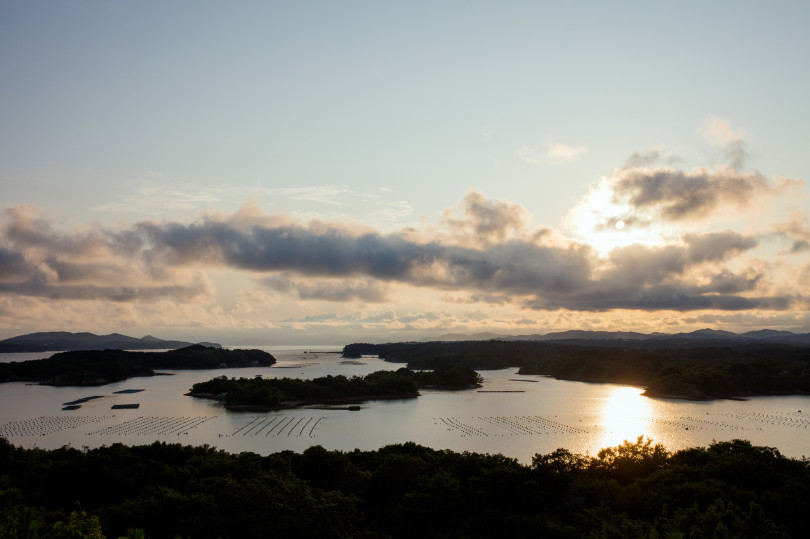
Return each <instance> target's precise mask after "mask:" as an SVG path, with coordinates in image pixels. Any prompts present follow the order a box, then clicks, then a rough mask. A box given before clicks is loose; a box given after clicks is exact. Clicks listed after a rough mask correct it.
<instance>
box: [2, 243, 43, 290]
mask: <svg viewBox="0 0 810 539" xmlns="http://www.w3.org/2000/svg"><path fill="white" fill-rule="evenodd" d="M34 271H35V269H34V268H32V267H31V265H30V264H28V262H26V260H25V258H24V257H23V256H22V255H21V254H20V253H18V252H16V251H12V250H9V249H4V248H3V247H0V282H4V281H17V280H20V279H25V278H28V277H29V276H30V275H31V274H32V273H33V272H34Z"/></svg>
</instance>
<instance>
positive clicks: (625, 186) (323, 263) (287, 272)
mask: <svg viewBox="0 0 810 539" xmlns="http://www.w3.org/2000/svg"><path fill="white" fill-rule="evenodd" d="M601 185H602V186H603V187H607V188H608V189H607V190H606V191H604V193H603V194H607V195H608V196H607V199H608V200H612V201H614V202H615V201H617V200H618V201H619V202H620V203H621V204H624V205H625V206H626V208H624V210H623V211H625V212H628V215H629V217H628V220H627V223H628V224H631V223H632V224H633V226H638V227H640V226H642V225H641V224H640V223H642V221H641V217H638V219H639V220H638V221H632V219H633V216H634V215H637V216H643V215H646V216H647V217H650V218H651V216H653V215H655V214H658V215H660V216H662V217H663V218H664V219H669V220H670V221H672V222H674V223H675V224H678V223H680V222H681V221H683V220H686V219H687V217H690V218H696V217H701V216H705V215H709V214H711V213H712V212H713V211H716V210H717V208H719V207H721V206H724V205H732V206H734V207H735V208H738V209H746V208H747V207H749V206H750V205H751V204H752V202H753V199H754V197H755V195H760V194H767V193H771V192H774V191H777V190H778V189H779V187H778V186H772V185H771V184H770V183H769V182H768V181H766V180H765V179H764V178H763V177H762V176H760V175H758V174H742V173H739V172H736V171H732V170H730V169H728V168H726V169H723V170H716V171H707V170H704V169H700V170H696V171H693V172H692V173H683V172H679V171H676V170H673V169H670V168H664V169H655V170H651V169H646V168H633V167H630V168H626V169H619V170H618V171H616V172H615V173H614V175H613V176H611V177H610V178H608V179H606V180H604V182H603V183H602V184H601ZM613 218H614V219H615V218H616V217H615V216H614V217H613ZM796 223H798V224H796V225H795V226H794V227H793V228H790V227H788V226H787V225H786V227H785V230H786V231H787V232H785V233H786V234H787V233H788V232H789V233H790V234H792V235H793V236H794V237H796V238H797V239H798V238H799V235H798V234H799V232H801V231H802V230H804V229H803V228H802V226H803V225H802V221H801V220H800V219H799V218H798V217H796ZM626 228H627V227H626ZM673 230H677V229H675V228H673ZM797 230H798V231H799V232H797ZM0 231H1V234H0V262H2V266H0V292H2V293H3V294H4V295H11V296H16V297H32V298H34V297H35V298H47V299H51V300H65V301H109V302H115V303H121V304H125V303H142V304H145V303H150V304H157V303H159V302H163V301H166V300H172V301H175V302H182V303H186V304H192V303H193V304H195V305H196V307H197V308H200V309H202V308H204V305H206V304H207V305H210V304H211V301H213V300H212V298H213V297H214V296H215V294H216V293H217V291H216V290H215V285H214V283H215V282H217V283H221V282H225V281H226V280H227V279H226V278H225V277H221V278H218V279H219V280H217V279H214V280H211V278H210V277H209V275H210V274H211V273H212V272H217V273H218V274H222V275H224V274H226V273H227V272H236V273H237V274H240V275H243V276H244V277H243V279H244V280H245V281H246V282H247V283H251V282H252V283H254V285H255V283H260V284H261V286H262V287H263V288H264V289H265V291H273V292H276V293H281V294H283V295H290V296H293V297H295V298H297V299H298V300H300V301H302V302H303V301H330V302H334V303H346V302H364V303H382V302H387V301H389V299H388V297H387V294H386V293H387V292H388V291H390V290H392V289H397V290H398V291H399V289H402V288H405V289H407V287H412V289H414V290H415V289H422V290H428V291H434V292H435V293H436V295H437V297H438V296H440V295H441V296H443V297H444V298H452V301H450V300H448V304H452V303H453V302H455V303H463V302H479V303H489V304H491V305H500V306H503V307H504V308H507V307H511V308H518V309H536V310H558V309H567V310H572V311H593V312H605V311H609V310H614V309H633V310H641V311H653V310H674V311H686V310H703V309H718V310H752V309H760V310H783V309H789V308H791V306H793V305H796V304H799V303H801V302H802V301H805V300H804V299H803V295H802V292H801V291H800V290H797V291H793V292H790V293H786V292H784V290H787V288H785V287H782V288H781V289H777V288H775V287H773V286H772V285H771V283H770V282H769V281H768V280H767V279H765V278H764V274H763V273H762V271H759V270H756V269H755V267H757V266H756V264H754V263H753V262H752V261H751V260H750V259H749V258H750V256H751V255H750V253H751V252H752V251H754V250H755V249H757V248H759V247H760V239H759V238H758V237H756V236H753V235H746V234H742V233H740V232H736V231H734V230H730V229H728V230H716V231H708V232H703V233H695V232H691V233H681V234H679V235H676V236H674V237H670V238H669V239H668V240H667V241H663V242H658V243H652V244H643V243H638V242H633V243H630V244H624V245H621V244H620V245H616V246H614V247H612V248H609V249H606V250H598V249H596V248H595V247H594V246H592V245H590V244H588V243H587V242H585V241H572V240H559V238H558V234H557V233H556V232H555V231H553V230H551V229H535V228H532V226H531V225H530V216H529V214H528V212H527V211H526V210H525V208H523V207H522V206H520V205H518V204H515V203H511V202H504V201H496V200H491V199H488V198H486V197H485V196H484V195H483V194H482V193H480V192H478V191H471V192H470V193H468V194H467V195H466V196H465V197H464V199H463V200H462V201H461V202H460V203H459V204H457V205H455V206H454V207H452V208H450V209H449V210H448V211H446V212H445V213H444V214H443V215H442V217H441V219H440V221H439V223H438V225H437V226H436V227H435V228H429V227H428V228H426V230H425V231H422V232H421V233H416V232H413V231H402V232H391V233H382V232H379V231H377V230H374V229H371V228H369V227H362V228H361V227H356V226H347V225H344V224H336V223H330V222H324V221H319V220H313V221H310V222H301V221H297V220H294V219H291V218H289V217H283V216H281V217H280V216H277V215H270V214H266V213H264V212H262V211H261V210H260V209H259V208H258V206H256V205H255V204H247V205H244V206H243V207H242V208H241V209H240V210H239V211H237V212H235V213H231V214H229V213H213V212H209V213H207V214H205V215H203V216H201V217H200V218H199V219H197V220H195V221H192V222H180V221H162V222H157V221H141V222H138V223H135V224H132V225H128V226H120V227H116V228H109V227H103V226H101V225H87V226H85V227H82V228H80V229H76V230H72V231H69V230H63V229H60V227H59V226H58V225H57V224H56V222H55V221H54V220H53V219H52V218H50V217H49V216H47V215H46V214H43V213H42V212H39V211H37V210H36V209H34V208H31V207H25V206H22V207H17V208H12V209H10V210H8V211H6V212H5V213H4V214H3V216H2V226H1V227H0ZM613 233H614V234H615V233H616V232H615V227H614V231H613ZM747 257H749V258H747ZM760 267H761V266H760ZM231 275H233V274H231ZM779 290H782V291H779ZM274 297H279V296H278V295H276V296H274ZM265 299H266V298H264V299H263V300H262V301H264V300H265ZM206 302H207V303H206ZM274 306H275V307H278V305H274ZM257 307H261V305H258V304H257ZM189 308H191V307H189ZM251 312H254V310H253V306H252V305H249V304H247V303H245V301H244V298H242V299H240V298H239V297H238V291H237V294H236V297H235V299H234V300H233V305H232V310H231V311H230V314H228V313H222V314H221V315H218V316H221V317H222V318H223V323H235V322H233V321H232V320H230V319H228V316H233V315H244V314H247V313H251ZM211 316H213V313H212V314H211ZM392 323H393V322H392ZM396 323H398V324H404V325H407V324H409V323H410V322H408V321H405V320H397V321H396Z"/></svg>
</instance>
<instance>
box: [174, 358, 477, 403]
mask: <svg viewBox="0 0 810 539" xmlns="http://www.w3.org/2000/svg"><path fill="white" fill-rule="evenodd" d="M480 384H481V376H480V375H479V374H478V373H477V372H475V371H474V370H472V369H470V368H469V367H464V366H459V365H447V366H444V367H440V368H437V369H435V370H432V371H419V372H416V371H412V370H410V369H406V368H402V369H398V370H396V371H377V372H373V373H371V374H368V375H366V376H352V377H347V376H343V375H338V376H331V375H330V376H322V377H320V378H314V379H312V380H300V379H297V378H238V379H237V378H228V377H226V376H220V377H217V378H214V379H212V380H208V381H206V382H199V383H196V384H194V385H193V386H192V387H191V391H190V392H189V393H188V395H189V396H192V397H201V398H214V399H218V400H222V401H224V403H225V406H227V407H229V408H268V409H272V408H292V407H296V406H301V405H304V404H330V403H347V402H360V401H365V400H372V399H392V398H412V397H416V396H418V395H419V388H437V389H468V388H473V387H478V386H479V385H480Z"/></svg>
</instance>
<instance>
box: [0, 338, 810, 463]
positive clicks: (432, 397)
mask: <svg viewBox="0 0 810 539" xmlns="http://www.w3.org/2000/svg"><path fill="white" fill-rule="evenodd" d="M340 348H341V347H339V346H331V347H306V348H303V347H264V348H263V349H265V350H267V351H269V352H271V353H272V354H273V355H274V356H276V358H277V359H278V362H277V363H276V364H275V365H274V366H273V367H252V368H248V369H228V370H223V369H219V370H209V371H171V373H172V374H171V375H170V376H154V377H145V378H133V379H130V380H126V381H124V382H120V383H116V384H109V385H106V386H101V387H92V388H75V387H67V388H61V387H59V388H58V387H49V386H38V385H27V384H24V383H12V384H2V385H0V435H2V436H5V437H6V438H7V439H9V440H10V441H11V442H12V443H14V444H17V445H22V446H24V447H35V446H36V447H41V448H48V449H50V448H57V447H61V446H63V445H67V444H69V445H71V446H73V447H84V446H86V447H98V446H102V445H109V444H112V443H116V442H120V443H125V444H148V443H151V442H153V441H156V440H161V441H167V442H181V443H184V444H209V445H212V446H215V447H217V448H220V449H225V450H227V451H232V452H240V451H254V452H257V453H262V454H268V453H272V452H275V451H280V450H284V449H292V450H295V451H302V450H304V449H306V448H307V447H309V446H311V445H316V444H318V445H322V446H324V447H326V448H328V449H341V450H351V449H355V448H360V449H376V448H379V447H382V446H384V445H387V444H391V443H402V442H407V441H414V442H417V443H420V444H423V445H427V446H430V447H434V448H437V449H453V450H456V451H464V450H468V451H477V452H484V453H503V454H504V455H507V456H511V457H515V458H517V459H519V460H520V461H522V462H529V461H530V460H531V457H532V456H533V455H534V454H536V453H549V452H551V451H553V450H555V449H557V448H558V447H564V448H566V449H569V450H570V451H572V452H576V453H583V454H585V453H588V454H591V455H595V454H596V453H597V452H598V451H599V449H601V448H603V447H607V446H612V445H617V444H619V443H621V442H622V441H623V440H635V439H636V438H637V437H638V436H641V435H644V436H649V437H650V438H652V439H653V440H654V441H655V442H660V443H663V444H664V445H665V446H666V447H667V448H668V449H670V450H676V449H681V448H685V447H693V446H701V445H707V444H710V443H712V441H714V440H716V441H723V440H732V439H735V438H744V439H748V440H751V441H752V442H753V443H755V444H757V445H768V446H774V447H777V448H778V449H779V450H780V451H781V452H782V453H783V454H785V455H788V456H792V457H801V456H803V455H810V428H808V425H810V397H759V398H754V399H750V400H747V401H725V400H723V401H711V402H689V401H680V400H667V399H649V398H646V397H642V396H641V391H642V390H641V389H639V388H633V387H627V386H619V385H614V384H586V383H581V382H566V381H560V380H554V379H550V378H545V377H541V376H522V375H518V374H517V369H503V370H495V371H479V372H480V373H481V374H482V376H483V377H484V385H483V387H482V388H480V389H479V390H467V391H430V390H427V391H422V392H421V393H422V394H421V396H420V397H419V398H416V399H403V400H394V401H372V402H367V403H363V404H362V405H361V406H362V409H361V410H360V411H348V410H339V409H320V408H315V407H313V408H299V409H295V410H283V411H278V412H267V413H257V412H229V411H226V410H225V409H224V408H223V407H222V406H221V405H220V404H219V403H216V402H214V401H209V400H202V399H195V398H192V397H187V396H184V393H186V392H187V391H188V390H189V389H190V388H191V386H192V384H194V383H196V382H201V381H205V380H209V379H211V378H212V377H214V376H221V375H223V374H225V375H227V376H229V377H240V376H241V377H250V378H252V377H254V376H257V375H261V376H263V377H265V378H281V377H285V376H286V377H294V378H315V377H318V376H326V375H328V374H331V375H337V374H344V375H347V376H352V375H358V376H362V375H365V374H368V373H370V372H374V371H377V370H383V369H385V370H396V369H398V368H399V367H401V366H402V365H401V364H394V363H386V362H384V361H382V360H380V359H378V358H376V357H364V358H362V359H361V360H358V361H356V362H347V361H345V360H343V359H342V358H341V357H340V354H339V353H338V352H337V351H338V350H339V349H340ZM45 355H47V354H45ZM45 355H42V354H35V355H33V356H31V357H18V356H20V354H14V356H15V357H11V355H10V354H9V355H6V357H5V358H2V357H0V361H12V360H14V361H19V360H23V359H33V358H35V357H45ZM0 356H3V355H2V354H0ZM137 390H143V391H137ZM121 391H125V392H124V393H119V392H121ZM87 397H99V398H95V399H92V400H88V401H86V402H83V403H80V404H79V405H80V408H79V409H77V410H72V411H63V410H62V408H63V405H64V403H68V402H72V401H76V400H78V399H83V398H87ZM117 404H138V405H139V407H138V408H137V409H112V406H113V405H117Z"/></svg>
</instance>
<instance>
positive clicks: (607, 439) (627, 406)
mask: <svg viewBox="0 0 810 539" xmlns="http://www.w3.org/2000/svg"><path fill="white" fill-rule="evenodd" d="M643 392H644V390H643V389H639V388H637V387H617V388H616V389H615V390H614V391H613V392H612V393H611V394H610V396H609V397H608V398H607V399H606V400H605V403H604V405H603V406H602V410H601V414H600V424H599V426H600V427H601V430H602V439H601V440H600V442H599V447H611V446H615V445H619V444H621V443H622V442H623V441H625V440H629V441H631V442H632V441H635V440H636V439H637V438H638V437H639V436H641V435H647V434H648V432H647V431H648V428H649V425H648V422H647V418H648V417H650V412H651V408H650V402H649V399H647V397H643V396H642V395H641V394H642V393H643Z"/></svg>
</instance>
